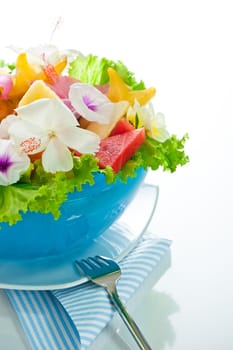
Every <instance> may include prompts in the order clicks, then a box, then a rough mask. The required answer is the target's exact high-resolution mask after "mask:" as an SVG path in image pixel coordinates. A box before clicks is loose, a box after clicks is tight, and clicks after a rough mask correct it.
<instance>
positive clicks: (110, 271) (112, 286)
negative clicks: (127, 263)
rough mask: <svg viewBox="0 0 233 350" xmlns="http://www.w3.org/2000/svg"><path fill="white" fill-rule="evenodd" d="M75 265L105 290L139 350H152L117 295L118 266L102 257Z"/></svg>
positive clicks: (119, 272)
mask: <svg viewBox="0 0 233 350" xmlns="http://www.w3.org/2000/svg"><path fill="white" fill-rule="evenodd" d="M75 263H76V265H77V267H78V269H79V270H80V272H81V273H82V274H83V275H85V276H86V277H87V278H88V279H89V280H90V281H92V282H93V283H95V284H98V285H100V286H102V287H104V288H105V289H106V291H107V293H108V295H109V297H110V299H111V301H112V303H113V304H114V306H115V308H116V310H117V311H118V313H119V315H120V316H121V318H122V319H123V321H124V323H125V324H126V326H127V327H128V329H129V331H130V332H131V334H132V335H133V337H134V339H135V341H136V342H137V344H138V346H139V348H140V349H141V350H152V348H151V346H150V345H149V344H148V342H147V340H146V339H145V337H144V336H143V334H142V332H141V331H140V329H139V327H138V326H137V324H136V323H135V321H134V320H133V319H132V317H131V316H130V315H129V313H128V311H127V310H126V308H125V306H124V304H123V303H122V301H121V300H120V298H119V295H118V293H117V289H116V282H117V281H118V279H119V278H120V276H121V269H120V266H119V265H118V264H117V263H116V262H115V261H113V260H112V259H109V258H106V257H103V256H95V257H89V258H87V259H82V260H81V261H75Z"/></svg>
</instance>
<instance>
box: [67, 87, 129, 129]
mask: <svg viewBox="0 0 233 350" xmlns="http://www.w3.org/2000/svg"><path fill="white" fill-rule="evenodd" d="M69 99H70V102H71V104H72V106H73V107H74V108H75V109H76V111H77V112H78V113H79V114H80V115H81V116H83V117H84V118H85V119H87V120H88V121H90V122H97V123H100V124H111V123H112V122H113V121H114V120H117V119H118V117H119V116H121V115H122V113H123V112H124V111H125V109H126V106H128V103H127V102H126V101H120V102H116V103H113V102H111V101H110V100H109V99H108V97H107V96H105V95H104V94H103V93H102V92H100V91H99V90H98V89H96V88H95V87H94V86H91V85H88V84H84V83H75V84H73V85H71V87H70V91H69Z"/></svg>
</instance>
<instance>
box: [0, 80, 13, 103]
mask: <svg viewBox="0 0 233 350" xmlns="http://www.w3.org/2000/svg"><path fill="white" fill-rule="evenodd" d="M12 88H13V82H12V79H11V77H10V76H9V75H7V74H0V100H7V99H8V97H9V93H10V91H11V89H12Z"/></svg>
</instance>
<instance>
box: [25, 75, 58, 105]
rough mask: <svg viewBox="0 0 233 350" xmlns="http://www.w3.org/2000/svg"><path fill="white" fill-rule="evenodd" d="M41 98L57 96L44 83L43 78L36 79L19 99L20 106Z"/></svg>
mask: <svg viewBox="0 0 233 350" xmlns="http://www.w3.org/2000/svg"><path fill="white" fill-rule="evenodd" d="M41 98H57V95H56V94H55V92H53V90H51V89H50V88H49V87H48V86H47V85H46V84H45V83H44V81H43V80H36V81H34V82H33V83H32V85H31V86H30V88H29V89H28V90H27V92H26V93H25V95H24V96H23V97H22V99H21V100H20V101H19V107H20V106H24V105H27V104H29V103H31V102H33V101H36V100H39V99H41Z"/></svg>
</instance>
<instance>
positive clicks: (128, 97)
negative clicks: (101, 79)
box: [108, 68, 156, 106]
mask: <svg viewBox="0 0 233 350" xmlns="http://www.w3.org/2000/svg"><path fill="white" fill-rule="evenodd" d="M108 75H109V90H108V98H109V99H110V100H111V101H112V102H118V101H128V102H129V103H130V104H131V105H132V106H133V105H134V102H135V100H137V101H138V102H139V104H140V105H141V106H142V105H144V104H146V103H147V102H149V101H150V100H151V99H152V97H154V95H155V93H156V90H155V88H154V87H151V88H149V89H144V90H132V89H131V88H130V87H129V86H128V85H126V84H125V82H124V81H123V79H122V78H121V77H120V76H119V75H118V73H117V72H116V71H115V70H114V69H113V68H108Z"/></svg>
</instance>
